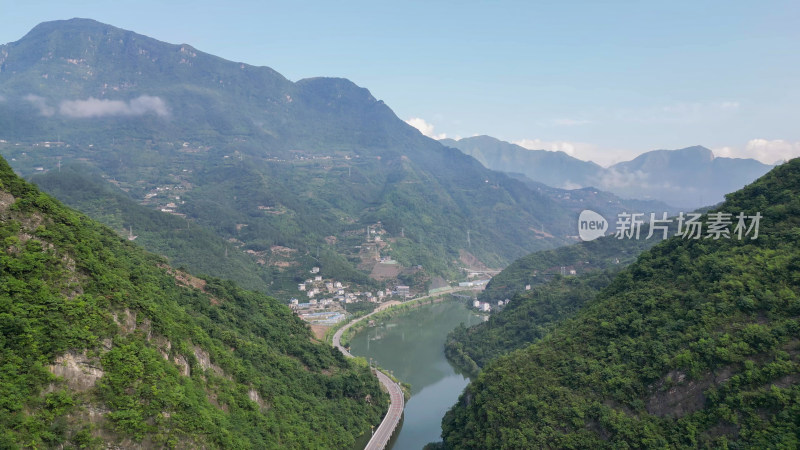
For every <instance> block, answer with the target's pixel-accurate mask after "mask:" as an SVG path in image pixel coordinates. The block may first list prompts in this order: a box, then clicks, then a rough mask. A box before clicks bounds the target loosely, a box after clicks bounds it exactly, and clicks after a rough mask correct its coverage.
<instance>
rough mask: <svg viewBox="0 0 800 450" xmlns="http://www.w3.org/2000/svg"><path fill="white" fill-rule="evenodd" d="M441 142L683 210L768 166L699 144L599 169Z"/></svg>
mask: <svg viewBox="0 0 800 450" xmlns="http://www.w3.org/2000/svg"><path fill="white" fill-rule="evenodd" d="M441 142H442V143H443V144H444V145H447V146H449V147H453V148H458V149H459V150H461V151H463V152H464V153H465V154H467V155H471V156H473V157H475V158H476V159H477V160H478V161H480V162H481V163H482V164H484V165H485V166H486V167H488V168H490V169H494V170H500V171H503V172H517V173H522V174H523V175H525V176H526V177H528V178H530V179H531V180H534V181H538V182H540V183H544V184H546V185H549V186H552V187H556V188H569V189H575V188H581V187H582V188H586V187H594V188H597V189H601V190H604V191H608V192H611V193H614V194H616V195H619V196H621V197H624V198H628V199H632V198H636V199H640V200H646V199H651V200H659V201H662V202H664V203H667V204H669V205H674V206H675V207H679V208H686V209H694V208H699V207H702V206H706V205H713V204H716V203H719V202H720V201H722V200H723V197H724V195H725V194H726V193H728V192H733V191H735V190H737V189H741V188H742V187H743V186H744V185H746V184H748V183H750V182H752V181H753V180H755V179H757V178H758V177H760V176H761V175H763V174H765V173H766V172H767V171H768V170H769V169H770V168H771V167H772V166H769V165H766V164H762V163H760V162H758V161H756V160H754V159H738V158H723V157H715V156H714V154H713V153H712V152H711V150H709V149H707V148H705V147H701V146H695V147H688V148H684V149H680V150H654V151H650V152H646V153H643V154H641V155H639V156H638V157H636V158H635V159H633V160H631V161H626V162H620V163H617V164H614V165H613V166H611V167H608V168H603V167H601V166H598V165H597V164H594V163H591V162H586V161H581V160H579V159H577V158H573V157H571V156H569V155H567V154H566V153H564V152H551V151H546V150H528V149H526V148H524V147H520V146H518V145H515V144H510V143H508V142H503V141H500V140H498V139H495V138H492V137H489V136H476V137H471V138H464V139H461V140H458V141H455V140H452V139H445V140H442V141H441Z"/></svg>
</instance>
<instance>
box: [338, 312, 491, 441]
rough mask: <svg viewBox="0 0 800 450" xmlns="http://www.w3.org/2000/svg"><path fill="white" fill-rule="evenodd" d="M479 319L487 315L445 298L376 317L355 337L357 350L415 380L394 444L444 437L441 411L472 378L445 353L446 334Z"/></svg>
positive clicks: (407, 380)
mask: <svg viewBox="0 0 800 450" xmlns="http://www.w3.org/2000/svg"><path fill="white" fill-rule="evenodd" d="M481 320H483V316H480V315H478V314H475V313H472V312H470V311H469V310H468V309H467V308H466V306H465V305H464V303H463V302H462V301H444V302H441V303H436V304H433V305H424V306H421V307H419V308H417V309H413V310H410V311H408V312H404V313H402V314H398V315H396V316H394V317H391V318H389V319H386V320H385V321H383V322H378V323H377V324H376V326H375V327H372V328H367V329H366V330H364V331H362V332H361V333H359V334H358V335H356V336H355V337H353V339H351V341H350V345H351V348H350V351H351V353H352V354H353V355H357V356H363V357H365V358H367V359H369V358H372V359H373V361H376V362H377V364H378V365H379V366H381V367H383V368H385V369H387V370H390V371H392V373H393V374H394V376H395V377H396V378H397V379H399V380H400V381H402V382H405V383H410V384H411V399H409V400H408V402H407V403H406V409H405V413H404V418H403V422H402V425H401V428H400V432H399V433H396V435H395V438H394V439H393V442H392V444H391V448H392V449H394V450H405V449H414V450H419V449H421V448H422V447H423V446H424V445H425V444H427V443H429V442H434V441H440V440H441V421H442V416H444V413H445V412H447V410H448V409H449V408H450V407H451V406H453V405H454V404H455V402H456V401H457V400H458V396H459V395H460V394H461V391H462V390H463V389H464V387H466V385H467V383H469V378H467V376H466V375H463V374H462V373H461V372H460V371H457V370H456V369H455V368H454V367H453V366H452V365H451V364H450V363H449V362H448V361H447V358H445V356H444V342H445V338H446V337H447V333H449V332H450V330H452V329H453V328H455V327H456V326H457V325H458V324H459V323H461V322H464V324H465V325H468V326H469V325H473V324H476V323H478V322H480V321H481Z"/></svg>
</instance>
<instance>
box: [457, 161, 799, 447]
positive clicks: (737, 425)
mask: <svg viewBox="0 0 800 450" xmlns="http://www.w3.org/2000/svg"><path fill="white" fill-rule="evenodd" d="M798 180H800V160H793V161H790V162H789V163H786V164H784V165H782V166H779V167H777V168H775V169H774V170H773V171H771V172H770V173H768V174H767V175H765V176H764V177H762V178H761V179H759V180H758V181H757V182H755V183H753V184H751V185H749V186H747V187H746V188H745V189H743V190H741V191H739V192H736V193H733V194H730V195H728V197H727V200H726V202H725V203H724V204H723V205H722V206H721V207H720V208H719V209H718V210H717V211H718V212H724V213H730V214H732V215H733V216H734V217H735V216H736V215H738V214H739V213H740V212H744V214H745V215H747V216H755V215H756V214H757V213H760V214H761V215H762V218H761V220H760V226H759V233H758V238H757V239H751V237H753V232H752V231H751V233H750V235H746V234H745V233H743V239H741V240H740V239H738V238H737V236H736V234H737V232H736V231H734V230H735V228H734V227H735V225H736V222H737V221H736V219H734V223H733V224H732V226H730V229H731V234H732V238H730V239H728V238H721V239H718V240H714V239H697V240H695V239H681V238H671V239H669V240H667V241H665V242H663V243H661V244H658V245H656V246H655V247H653V248H651V249H650V250H648V251H646V252H644V253H642V255H640V256H639V258H638V260H637V261H636V262H635V263H634V264H632V265H631V266H629V267H628V268H626V269H625V270H624V271H623V272H622V273H620V274H619V275H618V276H617V277H616V278H615V279H614V281H613V282H612V283H611V284H610V285H609V286H608V287H607V288H605V289H604V290H602V292H601V293H600V294H599V295H597V297H596V298H595V299H593V300H590V301H589V302H587V304H586V305H584V307H583V308H581V310H580V311H579V312H578V313H577V314H576V315H575V316H574V317H573V318H571V319H568V320H566V321H564V322H563V323H561V324H559V325H558V326H556V327H555V328H554V329H553V330H552V331H551V332H550V333H548V334H547V335H546V336H545V337H544V338H542V339H541V340H539V341H538V342H536V343H534V344H532V345H530V346H528V347H526V348H524V349H520V350H517V351H515V352H512V353H510V354H508V355H505V356H501V357H500V358H498V359H496V360H494V361H492V362H490V363H489V364H488V366H487V367H486V368H485V369H484V370H483V371H482V372H481V374H480V376H479V377H478V378H477V380H475V381H474V382H473V383H472V384H471V385H470V386H469V387H468V388H467V389H466V390H465V392H464V393H463V395H462V396H461V398H460V400H459V403H458V404H457V405H456V406H455V407H454V408H453V409H452V410H451V411H450V412H448V414H447V415H446V417H445V418H444V420H443V422H442V425H443V436H444V441H445V444H446V445H447V446H448V447H450V448H478V447H480V448H498V447H514V448H536V447H543V446H544V447H555V448H612V447H613V448H618V447H691V448H695V447H711V446H713V447H723V446H726V447H728V448H752V447H756V448H766V447H788V448H791V447H795V446H797V445H798V430H800V423H798V422H797V417H800V384H798V380H800V350H799V348H798V333H800V278H798V273H800V259H798V255H800V239H798V230H799V229H800V184H799V183H798ZM703 221H704V223H705V224H706V225H708V221H709V216H708V215H706V216H704V220H703ZM748 225H749V221H748Z"/></svg>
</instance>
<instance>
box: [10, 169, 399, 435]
mask: <svg viewBox="0 0 800 450" xmlns="http://www.w3.org/2000/svg"><path fill="white" fill-rule="evenodd" d="M0 216H1V217H2V220H0V238H2V240H3V242H4V244H3V251H2V252H0V361H2V370H0V447H3V448H21V447H26V448H27V447H31V448H41V447H63V446H67V447H70V446H72V447H81V448H86V447H90V448H100V447H103V448H105V447H109V446H111V447H134V446H142V447H177V448H310V447H326V448H342V447H347V446H350V445H352V444H353V442H354V440H355V437H357V436H358V435H360V434H363V433H365V432H367V431H368V430H369V427H370V426H372V425H375V424H377V422H378V421H379V420H380V417H381V415H382V414H383V413H384V410H385V405H386V404H387V401H388V396H387V395H386V394H385V393H383V392H382V391H381V389H380V386H379V384H378V382H377V380H376V379H375V377H374V376H372V374H371V373H370V371H369V369H368V368H366V367H359V366H355V365H353V363H351V362H349V361H347V360H346V359H345V358H344V357H343V356H342V355H341V354H340V353H339V352H338V351H337V350H336V349H334V348H332V347H330V346H328V345H327V344H325V343H324V342H320V341H317V340H315V339H314V338H313V335H312V334H311V332H310V331H309V328H308V325H307V324H305V323H304V322H303V321H301V320H300V319H299V318H298V317H296V316H295V315H294V314H293V313H292V312H291V311H290V310H289V308H287V307H286V306H284V305H282V304H280V303H279V302H277V301H276V300H275V299H273V298H270V297H266V296H264V295H263V294H257V293H254V292H249V291H244V290H241V289H239V288H238V287H236V286H235V285H234V284H232V283H231V282H227V281H221V280H218V279H214V278H205V279H199V278H195V277H192V276H190V275H188V274H186V273H184V272H182V271H179V270H175V269H173V268H171V267H169V266H168V265H166V263H165V261H164V259H163V258H161V257H158V256H155V255H152V254H149V253H146V252H145V251H143V250H141V249H140V248H139V247H137V246H135V245H133V244H131V243H130V242H128V241H127V240H124V239H122V238H120V237H119V236H118V235H117V234H116V233H115V232H114V231H112V230H111V229H109V228H107V227H105V226H103V225H100V224H98V223H96V222H94V221H92V220H90V219H88V218H87V217H86V216H84V215H82V214H79V213H76V212H74V211H72V210H70V209H68V208H66V207H64V206H62V205H61V204H60V203H59V202H58V201H56V200H54V199H53V198H52V197H50V196H48V195H46V194H43V193H41V192H40V191H39V190H38V189H37V188H36V187H35V186H33V185H31V184H29V183H27V182H25V181H23V180H21V179H20V178H18V177H17V176H16V175H15V174H14V173H13V172H12V170H11V168H10V167H9V166H8V164H7V163H6V162H5V161H4V160H2V159H0Z"/></svg>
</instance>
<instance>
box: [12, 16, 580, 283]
mask: <svg viewBox="0 0 800 450" xmlns="http://www.w3.org/2000/svg"><path fill="white" fill-rule="evenodd" d="M0 95H2V96H3V98H4V99H5V100H4V101H3V102H1V103H0V140H2V141H5V142H0V153H2V154H3V155H4V156H5V157H6V158H7V159H8V160H9V163H10V164H11V165H12V166H13V167H14V168H15V170H17V171H19V172H20V173H21V174H23V175H24V176H29V175H31V174H34V173H38V172H45V171H48V170H51V171H52V170H55V169H56V168H57V167H58V165H59V164H62V166H63V165H68V164H70V163H72V162H74V161H80V162H82V163H85V164H88V165H91V166H93V167H94V168H95V169H97V170H98V172H99V173H100V174H102V175H103V176H104V177H105V178H106V179H107V180H108V181H109V182H112V183H114V184H115V185H117V186H118V187H119V188H121V189H123V190H125V191H126V192H128V194H129V195H130V196H131V198H133V199H134V200H135V201H137V202H140V203H147V204H149V205H150V206H151V207H152V206H154V207H158V208H165V205H168V204H170V203H175V205H176V206H175V207H174V208H173V210H174V213H176V214H185V215H186V216H187V217H188V218H189V220H190V221H192V222H195V223H197V224H199V225H202V226H203V227H206V228H207V229H209V230H211V231H213V232H215V233H216V234H218V235H219V236H221V237H222V238H224V239H225V240H235V241H236V244H237V246H238V248H239V249H240V250H241V251H246V250H251V251H253V252H257V253H259V254H260V257H262V258H263V259H265V260H266V261H268V265H270V269H275V271H277V272H279V273H278V274H272V278H273V279H277V278H280V277H283V278H284V279H285V280H289V281H292V282H294V281H295V279H296V278H298V277H302V276H304V274H306V273H307V270H308V269H309V268H310V266H311V265H312V264H313V265H320V266H321V267H322V270H323V273H325V272H326V271H327V269H328V268H329V267H334V268H337V270H338V271H340V272H341V273H348V274H349V276H350V277H351V278H359V277H360V278H366V276H367V274H368V273H369V270H370V268H371V265H374V263H375V261H374V260H371V259H369V258H366V257H365V255H362V254H359V251H358V250H357V249H356V248H357V247H359V246H360V245H361V244H362V243H363V239H362V240H359V239H358V237H360V236H363V235H364V234H365V232H364V230H365V229H366V227H367V226H374V225H376V224H378V222H380V225H381V227H382V228H383V229H384V230H385V231H386V233H387V234H386V235H385V236H384V237H385V238H386V239H385V240H384V243H386V244H388V245H387V246H384V247H383V248H382V249H381V256H389V257H393V258H394V259H396V260H398V261H399V262H400V263H401V264H403V265H404V266H407V267H409V266H416V265H421V266H423V268H424V269H425V270H426V271H427V272H428V273H439V274H443V275H455V273H456V270H457V268H458V267H459V266H462V265H463V262H461V261H460V258H461V257H462V255H464V252H468V253H470V254H471V255H472V256H475V257H476V258H477V259H478V260H479V261H481V262H482V263H484V264H486V265H489V266H491V267H498V266H501V265H503V264H505V263H507V262H509V261H511V260H513V259H514V258H517V257H520V256H522V255H525V254H527V253H529V252H531V251H534V250H537V249H543V248H552V247H555V246H557V245H559V244H561V243H563V242H565V240H566V236H567V235H569V234H572V233H574V231H573V230H574V228H575V217H574V214H572V213H571V212H570V211H568V210H566V209H565V208H562V207H560V206H559V205H558V203H557V202H556V201H554V200H552V199H551V198H549V197H547V196H546V195H543V194H541V193H538V192H536V191H533V190H531V189H529V188H528V187H526V186H525V184H524V183H522V182H520V181H518V180H514V179H512V178H510V177H508V176H506V175H504V174H501V173H498V172H494V171H491V170H488V169H486V168H484V167H483V166H481V165H480V163H478V162H477V161H476V160H475V159H474V158H471V157H469V156H466V155H464V154H463V153H461V152H460V151H458V150H455V149H450V148H447V147H444V146H442V145H441V144H439V143H438V142H436V141H434V140H432V139H429V138H426V137H424V136H423V135H422V134H420V133H419V132H418V131H417V130H416V129H414V128H412V127H411V126H409V125H407V124H406V123H405V122H403V121H402V120H400V119H399V118H397V117H396V116H395V115H394V113H393V112H392V111H391V110H390V109H389V107H387V106H386V105H385V104H384V103H383V102H382V101H379V100H377V99H375V98H374V97H373V96H372V95H371V94H370V93H369V91H367V90H366V89H363V88H360V87H358V86H356V85H354V84H353V83H352V82H350V81H348V80H344V79H334V78H312V79H305V80H300V81H297V82H292V81H289V80H287V79H285V78H284V77H282V76H281V75H280V74H278V73H277V72H275V71H274V70H272V69H269V68H266V67H253V66H249V65H247V64H242V63H236V62H231V61H225V60H223V59H220V58H217V57H215V56H212V55H208V54H205V53H203V52H200V51H198V50H196V49H194V48H192V47H191V46H189V45H172V44H167V43H163V42H159V41H156V40H154V39H151V38H148V37H146V36H142V35H138V34H136V33H133V32H130V31H125V30H121V29H118V28H114V27H111V26H108V25H104V24H100V23H98V22H95V21H92V20H86V19H73V20H67V21H55V22H47V23H43V24H40V25H39V26H37V27H35V28H34V29H33V30H31V32H30V33H28V34H27V35H26V36H24V37H23V38H22V39H20V40H19V41H17V42H12V43H9V44H5V45H2V46H0ZM178 198H179V199H180V201H176V200H177V199H178ZM117 220H118V219H117ZM134 231H135V230H134ZM468 234H469V239H468V237H467V236H468ZM281 252H283V253H287V252H288V253H291V255H293V256H292V257H291V258H290V259H291V260H289V261H284V260H282V259H281V261H280V263H281V264H280V265H273V261H275V260H277V259H280V258H279V257H280V256H281V255H280V254H281ZM318 253H319V254H320V257H321V259H326V261H321V262H317V261H310V258H309V257H310V256H314V257H316V255H317V254H318ZM326 255H327V256H326ZM322 257H324V258H322ZM465 259H471V258H469V257H468V258H465ZM326 275H327V274H326ZM270 281H272V280H270ZM289 281H286V283H285V284H291V283H289Z"/></svg>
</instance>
